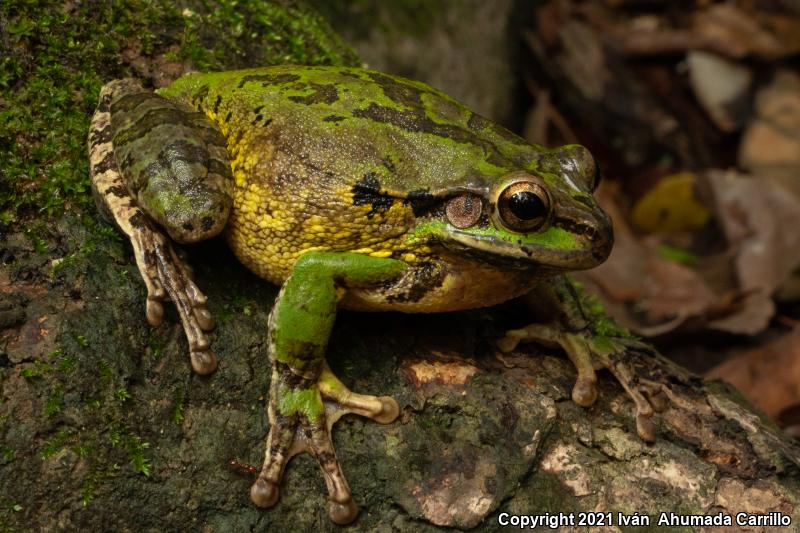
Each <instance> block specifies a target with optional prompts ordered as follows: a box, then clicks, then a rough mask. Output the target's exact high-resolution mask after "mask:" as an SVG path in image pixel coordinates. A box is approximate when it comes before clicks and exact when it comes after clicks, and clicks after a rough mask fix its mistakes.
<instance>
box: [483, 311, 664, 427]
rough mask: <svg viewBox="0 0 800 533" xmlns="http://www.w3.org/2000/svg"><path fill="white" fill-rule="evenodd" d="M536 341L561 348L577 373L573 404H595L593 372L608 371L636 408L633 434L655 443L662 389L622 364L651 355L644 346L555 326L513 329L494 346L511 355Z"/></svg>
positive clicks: (544, 325)
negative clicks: (631, 356)
mask: <svg viewBox="0 0 800 533" xmlns="http://www.w3.org/2000/svg"><path fill="white" fill-rule="evenodd" d="M530 341H535V342H538V343H541V344H543V345H545V346H561V347H562V348H563V349H564V351H565V352H567V355H568V356H569V358H570V360H571V361H572V363H573V365H575V369H576V370H577V372H578V376H577V378H576V380H575V385H574V386H573V388H572V400H573V401H574V402H575V403H577V404H578V405H582V406H584V407H588V406H590V405H592V404H594V402H595V401H596V400H597V375H596V374H595V370H597V369H600V368H606V369H608V370H609V371H610V372H611V374H613V376H614V377H615V378H616V379H617V381H618V382H619V383H620V385H622V387H623V388H624V389H625V392H627V393H628V396H629V397H630V398H631V399H632V400H633V403H634V405H635V406H636V432H637V433H638V434H639V437H640V438H641V439H642V440H645V441H647V442H653V441H655V431H654V428H653V422H652V418H653V413H654V412H661V411H663V410H664V409H666V397H665V395H664V393H663V391H662V390H661V385H660V384H659V383H656V382H654V381H650V380H645V379H642V378H639V377H638V376H636V375H635V373H634V372H633V371H632V369H631V368H630V366H629V365H627V364H626V363H625V362H624V360H625V355H626V353H628V352H629V351H630V350H639V351H645V352H651V351H652V349H651V348H650V347H648V346H647V345H646V344H644V343H641V342H638V341H635V340H632V339H625V338H620V337H608V336H603V335H595V334H593V333H592V332H591V331H581V332H570V331H567V330H566V329H565V328H564V327H563V326H562V325H561V324H559V323H558V322H552V323H549V324H531V325H529V326H527V327H525V328H521V329H513V330H509V331H507V332H506V334H505V336H504V337H503V338H502V339H500V340H499V341H498V342H497V346H498V348H499V349H500V350H501V351H502V352H506V353H507V352H510V351H512V350H514V348H516V347H517V345H518V344H519V343H520V342H530Z"/></svg>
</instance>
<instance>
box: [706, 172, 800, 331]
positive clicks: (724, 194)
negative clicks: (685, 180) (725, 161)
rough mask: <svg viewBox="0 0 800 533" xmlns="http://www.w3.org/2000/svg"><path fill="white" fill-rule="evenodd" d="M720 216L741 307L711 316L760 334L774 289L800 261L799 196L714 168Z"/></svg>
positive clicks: (724, 325) (730, 327) (721, 324)
mask: <svg viewBox="0 0 800 533" xmlns="http://www.w3.org/2000/svg"><path fill="white" fill-rule="evenodd" d="M708 181H709V184H710V186H711V188H712V190H713V194H714V198H715V203H716V214H717V220H718V222H719V224H720V226H721V227H722V230H723V231H724V233H725V236H726V238H727V241H728V244H729V246H730V247H731V251H732V252H733V253H734V254H735V264H736V274H737V277H738V281H739V290H740V291H741V293H742V294H745V295H746V298H745V301H744V305H743V306H742V309H741V311H739V312H738V313H736V314H734V315H732V316H729V317H726V318H723V319H718V320H715V321H713V322H711V324H710V326H711V327H712V328H714V329H720V330H723V331H729V332H733V333H745V334H750V335H752V334H755V333H758V332H760V331H762V330H763V329H764V328H766V326H767V324H768V322H769V319H770V318H771V317H772V315H773V313H774V304H773V303H772V293H773V292H774V291H775V290H776V289H777V287H778V286H780V284H781V283H783V282H784V281H786V280H787V279H788V278H789V276H790V275H791V273H792V271H793V270H794V269H796V268H797V267H798V266H800V231H797V223H798V221H800V201H799V200H798V199H797V198H795V197H794V196H792V195H791V194H789V193H788V192H787V191H786V190H785V189H784V188H783V187H781V186H780V185H778V184H777V183H774V182H773V181H771V180H768V179H759V178H758V177H756V176H752V177H747V176H744V175H740V174H736V173H735V172H722V171H711V172H709V173H708Z"/></svg>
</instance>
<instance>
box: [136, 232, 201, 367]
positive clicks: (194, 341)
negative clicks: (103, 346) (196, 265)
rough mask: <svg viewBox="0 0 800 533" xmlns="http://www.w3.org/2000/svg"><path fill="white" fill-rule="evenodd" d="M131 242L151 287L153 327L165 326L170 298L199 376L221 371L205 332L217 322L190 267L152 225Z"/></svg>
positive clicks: (149, 299)
mask: <svg viewBox="0 0 800 533" xmlns="http://www.w3.org/2000/svg"><path fill="white" fill-rule="evenodd" d="M131 242H132V243H133V248H134V255H135V256H136V261H137V264H138V266H139V271H140V272H141V274H142V278H143V279H144V282H145V285H146V286H147V293H148V294H147V311H146V313H147V321H148V322H149V323H150V324H151V325H152V326H158V325H160V324H161V322H162V321H163V318H164V306H163V304H162V302H163V301H164V300H165V299H166V297H167V296H168V297H169V299H170V300H172V302H173V303H174V304H175V308H176V309H177V311H178V315H180V318H181V322H182V324H183V330H184V332H185V333H186V339H187V340H188V341H189V355H190V357H191V361H192V368H193V369H194V370H195V372H197V373H198V374H203V375H205V374H210V373H211V372H213V371H214V370H215V369H216V368H217V360H216V357H215V356H214V354H213V353H212V352H211V351H210V350H209V349H208V345H209V342H208V338H207V337H206V335H205V332H206V331H209V330H211V329H212V328H213V327H214V319H213V317H212V316H211V313H210V312H209V310H208V308H207V307H206V304H207V301H208V299H207V298H206V296H205V295H204V294H203V293H202V292H201V291H200V289H199V288H198V287H197V285H195V283H194V281H192V278H191V274H190V271H189V269H188V265H187V264H186V263H185V262H184V261H183V260H182V259H181V258H180V256H179V255H178V253H177V252H176V251H175V249H174V248H173V247H172V246H171V245H170V241H169V240H168V239H167V238H166V237H164V235H162V234H161V233H160V232H159V231H158V230H156V229H155V228H153V227H151V226H150V225H149V224H146V223H142V224H141V225H140V226H139V227H137V229H136V232H135V233H134V236H133V237H132V239H131Z"/></svg>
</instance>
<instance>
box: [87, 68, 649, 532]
mask: <svg viewBox="0 0 800 533" xmlns="http://www.w3.org/2000/svg"><path fill="white" fill-rule="evenodd" d="M88 149H89V159H90V175H91V182H92V191H93V193H94V196H95V198H96V200H97V204H98V207H99V209H100V211H101V213H102V214H104V216H105V217H106V218H108V219H109V220H111V221H112V222H113V223H114V224H115V225H116V226H117V227H118V228H119V230H121V231H122V233H123V234H124V235H126V236H127V237H128V239H129V240H130V242H131V244H132V248H133V255H134V258H135V261H136V264H137V266H138V269H139V271H140V273H141V276H142V279H143V281H144V285H145V287H146V290H147V299H146V304H145V315H146V318H147V321H148V322H149V323H150V324H151V325H152V326H154V327H155V326H158V325H159V324H161V323H162V322H163V320H164V302H166V301H167V300H171V301H172V303H173V304H174V305H175V308H176V309H177V312H178V315H179V317H180V320H181V322H182V325H183V329H184V332H185V335H186V338H187V342H188V347H189V361H190V362H191V367H192V369H193V371H194V372H196V373H197V374H200V375H207V374H211V373H212V372H214V371H215V369H216V368H217V358H216V355H215V353H214V352H213V350H212V349H211V346H210V342H209V337H208V332H209V331H211V330H212V329H213V328H214V319H213V316H212V314H211V313H210V311H209V309H208V299H207V297H206V296H205V295H204V294H203V293H202V291H201V290H200V289H199V287H198V286H197V285H196V284H195V282H194V279H193V275H192V270H191V267H190V266H189V265H188V263H187V261H186V260H185V259H184V256H183V255H181V254H180V253H179V252H180V248H179V247H180V246H182V245H190V244H192V243H196V242H199V241H202V240H206V239H210V238H214V237H216V236H221V237H222V238H223V239H224V240H225V241H226V242H227V244H228V246H229V247H230V249H231V250H232V251H233V253H234V255H235V256H236V257H237V258H238V260H239V261H241V262H242V263H243V264H244V265H245V266H246V267H247V268H248V269H250V270H251V271H253V272H254V273H255V274H257V275H258V276H259V277H261V278H263V279H265V280H267V281H268V282H272V283H274V284H276V285H279V286H280V290H279V292H278V296H277V298H276V300H275V303H274V305H273V307H272V310H271V313H270V315H269V318H268V321H267V322H268V323H267V332H266V336H267V352H268V357H269V362H270V369H271V381H270V386H269V395H268V402H267V403H268V405H267V417H268V421H269V430H268V434H267V437H266V446H265V452H264V462H263V466H262V467H261V469H260V471H259V473H258V477H257V479H256V480H255V482H254V483H253V484H252V486H251V489H250V497H251V500H252V502H253V503H254V504H255V505H256V506H259V507H262V508H270V507H273V506H274V505H275V504H276V503H277V501H278V500H279V497H280V486H281V480H282V477H283V473H284V471H285V468H286V466H287V463H288V461H289V460H290V459H291V458H292V457H293V456H295V455H297V454H300V453H310V454H312V455H313V456H314V457H315V458H316V459H317V461H318V463H319V466H320V469H321V471H322V475H323V477H324V481H325V485H326V488H327V491H328V502H329V507H328V511H329V516H330V519H331V520H332V521H333V522H335V523H337V524H347V523H350V522H352V521H353V520H355V518H356V517H357V514H358V506H357V504H356V503H355V501H354V499H353V496H352V493H351V491H350V489H349V487H348V484H347V480H346V478H345V475H344V473H343V472H342V468H341V466H340V463H339V461H338V459H337V457H336V452H335V450H334V447H333V444H332V441H331V431H332V427H333V425H334V423H335V422H336V421H337V420H339V419H340V418H341V417H342V416H344V415H346V414H357V415H360V416H363V417H367V418H370V419H372V420H374V421H376V422H378V423H381V424H389V423H392V422H394V421H395V420H397V418H398V416H399V414H400V411H401V410H400V406H399V404H398V403H397V402H396V401H395V400H394V399H393V398H391V397H389V396H373V395H367V394H359V393H357V392H353V391H351V390H350V389H349V388H348V387H347V386H346V385H345V384H344V383H343V382H342V381H340V380H339V379H338V378H337V377H336V375H335V374H334V373H333V372H332V370H331V368H330V367H329V365H328V364H327V362H326V359H325V354H326V350H327V345H328V341H329V338H330V335H331V332H332V328H333V326H334V321H335V318H336V314H337V310H338V309H349V310H356V311H366V312H378V311H400V312H403V313H434V312H437V313H438V312H451V311H462V310H469V309H476V308H482V307H488V306H493V305H497V304H500V303H502V302H505V301H508V300H510V299H513V298H518V297H521V298H524V299H526V300H527V301H528V302H529V304H530V305H531V307H532V308H533V309H535V310H537V312H538V313H539V314H540V316H537V317H536V318H537V320H536V321H535V322H533V323H532V324H531V325H530V326H527V327H524V328H518V329H512V330H509V331H507V332H506V333H505V335H504V336H502V337H501V338H499V339H498V341H497V348H498V350H499V351H498V354H502V353H507V352H511V351H513V350H514V349H516V347H517V345H518V344H519V343H522V342H538V343H540V344H544V345H549V346H556V347H558V346H560V347H561V348H563V350H564V351H565V352H566V354H567V356H568V357H569V359H570V360H571V361H572V363H573V364H574V366H575V368H576V371H577V377H576V380H575V384H574V386H573V388H572V393H571V396H572V399H573V400H574V401H575V402H576V403H578V404H580V405H582V406H591V405H592V404H594V403H595V401H596V399H597V396H598V393H597V379H598V378H597V373H596V371H597V370H599V369H602V368H605V369H608V370H610V371H611V373H612V375H613V376H614V377H615V378H616V379H617V380H618V381H619V382H620V383H621V384H622V386H623V387H624V389H625V390H626V391H627V394H628V395H629V396H630V397H631V398H632V400H633V403H634V406H635V409H636V428H637V432H638V434H639V436H640V437H641V438H642V439H644V440H646V441H652V440H653V439H654V434H653V426H652V424H651V417H652V415H653V412H654V409H655V407H656V406H657V403H658V402H656V401H655V400H654V398H656V397H657V393H658V391H654V390H652V389H648V388H647V387H645V386H643V385H642V383H641V382H640V381H639V380H637V379H636V376H635V375H633V373H632V372H631V370H630V368H629V367H628V365H626V364H625V357H624V354H625V352H626V350H628V349H630V345H629V344H630V339H629V338H627V337H626V336H625V335H624V334H623V333H619V334H608V332H607V331H600V328H598V327H597V324H598V319H597V316H595V315H593V314H592V313H591V312H589V311H588V310H587V308H586V305H585V304H583V303H582V298H581V295H580V294H579V293H578V292H577V291H576V289H575V285H574V284H573V283H572V282H571V281H570V280H569V278H568V277H567V274H568V273H569V272H572V271H577V270H584V269H589V268H593V267H595V266H597V265H599V264H600V263H602V262H603V261H605V260H606V258H607V257H608V255H609V253H610V251H611V248H612V245H613V230H612V224H611V221H610V219H609V217H608V216H607V215H606V213H605V212H604V211H603V210H602V209H601V208H600V206H599V205H598V203H597V201H596V200H595V198H594V197H593V194H592V193H593V192H594V191H595V189H596V187H597V186H598V182H599V180H600V172H599V169H598V165H597V162H596V161H595V159H594V157H593V156H592V155H591V153H590V152H589V151H588V150H587V149H586V148H585V147H583V146H581V145H577V144H568V145H564V146H560V147H556V148H546V147H544V146H540V145H535V144H531V143H529V142H527V141H525V140H524V139H522V138H521V137H519V136H517V135H516V134H514V133H512V132H511V131H509V130H508V129H506V128H504V127H503V126H501V125H499V124H497V123H495V122H494V121H492V120H489V119H487V118H485V117H483V116H481V115H480V114H478V113H476V112H474V111H472V110H471V109H469V108H468V107H467V106H465V105H464V104H462V103H460V102H458V101H457V100H455V99H453V98H451V97H449V96H447V95H446V94H444V93H442V92H441V91H438V90H436V89H434V88H432V87H430V86H428V85H426V84H424V83H422V82H419V81H414V80H410V79H406V78H403V77H400V76H396V75H392V74H387V73H383V72H379V71H375V70H369V69H366V68H356V67H341V66H299V65H282V66H271V67H261V68H252V69H244V70H235V71H226V72H215V73H189V74H186V75H184V76H182V77H180V78H178V79H177V80H175V81H173V82H172V83H171V84H170V85H168V86H166V87H163V88H160V89H158V90H155V91H153V90H151V89H148V88H145V87H144V86H143V85H142V83H141V82H140V81H138V80H135V79H132V78H127V79H122V80H114V81H112V82H109V83H108V84H106V85H105V86H104V87H103V88H102V90H101V92H100V95H99V102H98V106H97V109H96V111H95V113H94V115H93V117H92V122H91V127H90V133H89V137H88Z"/></svg>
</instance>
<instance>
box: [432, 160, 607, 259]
mask: <svg viewBox="0 0 800 533" xmlns="http://www.w3.org/2000/svg"><path fill="white" fill-rule="evenodd" d="M598 182H599V172H598V169H597V165H596V163H595V160H594V158H593V157H592V155H591V154H590V153H589V151H588V150H586V148H584V147H582V146H578V145H569V146H564V147H562V148H558V149H555V150H550V151H546V152H543V153H542V154H541V157H540V158H539V159H538V161H537V162H536V165H535V168H533V169H530V170H510V171H508V172H506V173H504V174H502V175H500V176H498V177H494V178H491V179H485V178H484V179H478V180H473V181H472V182H471V183H473V184H474V185H473V186H470V185H467V186H466V187H458V188H454V189H452V190H449V191H446V192H443V195H442V196H443V197H444V201H443V202H442V203H441V204H440V207H439V208H438V209H436V210H434V211H432V212H431V213H430V215H429V216H430V217H431V218H429V219H428V221H424V220H418V224H419V226H418V227H419V228H420V230H421V231H424V228H425V226H428V227H430V228H436V230H435V231H434V233H435V234H436V238H437V240H438V241H439V242H441V243H442V244H443V245H444V246H446V247H448V248H451V249H454V250H458V251H459V253H462V254H463V253H466V254H468V255H472V256H476V257H480V258H483V259H485V260H487V261H494V262H500V263H505V264H508V265H509V266H512V265H513V266H516V267H521V268H527V267H531V266H536V267H538V268H542V267H544V268H547V269H553V270H556V271H561V270H580V269H587V268H592V267H594V266H597V265H599V264H600V263H602V262H603V261H605V260H606V258H607V257H608V255H609V253H610V252H611V246H612V244H613V242H614V237H613V232H612V227H611V221H610V219H609V218H608V215H606V214H605V213H604V212H603V211H602V209H600V207H599V206H598V205H597V202H596V201H595V199H594V198H593V197H592V192H593V191H594V189H595V188H596V187H597V185H598Z"/></svg>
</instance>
